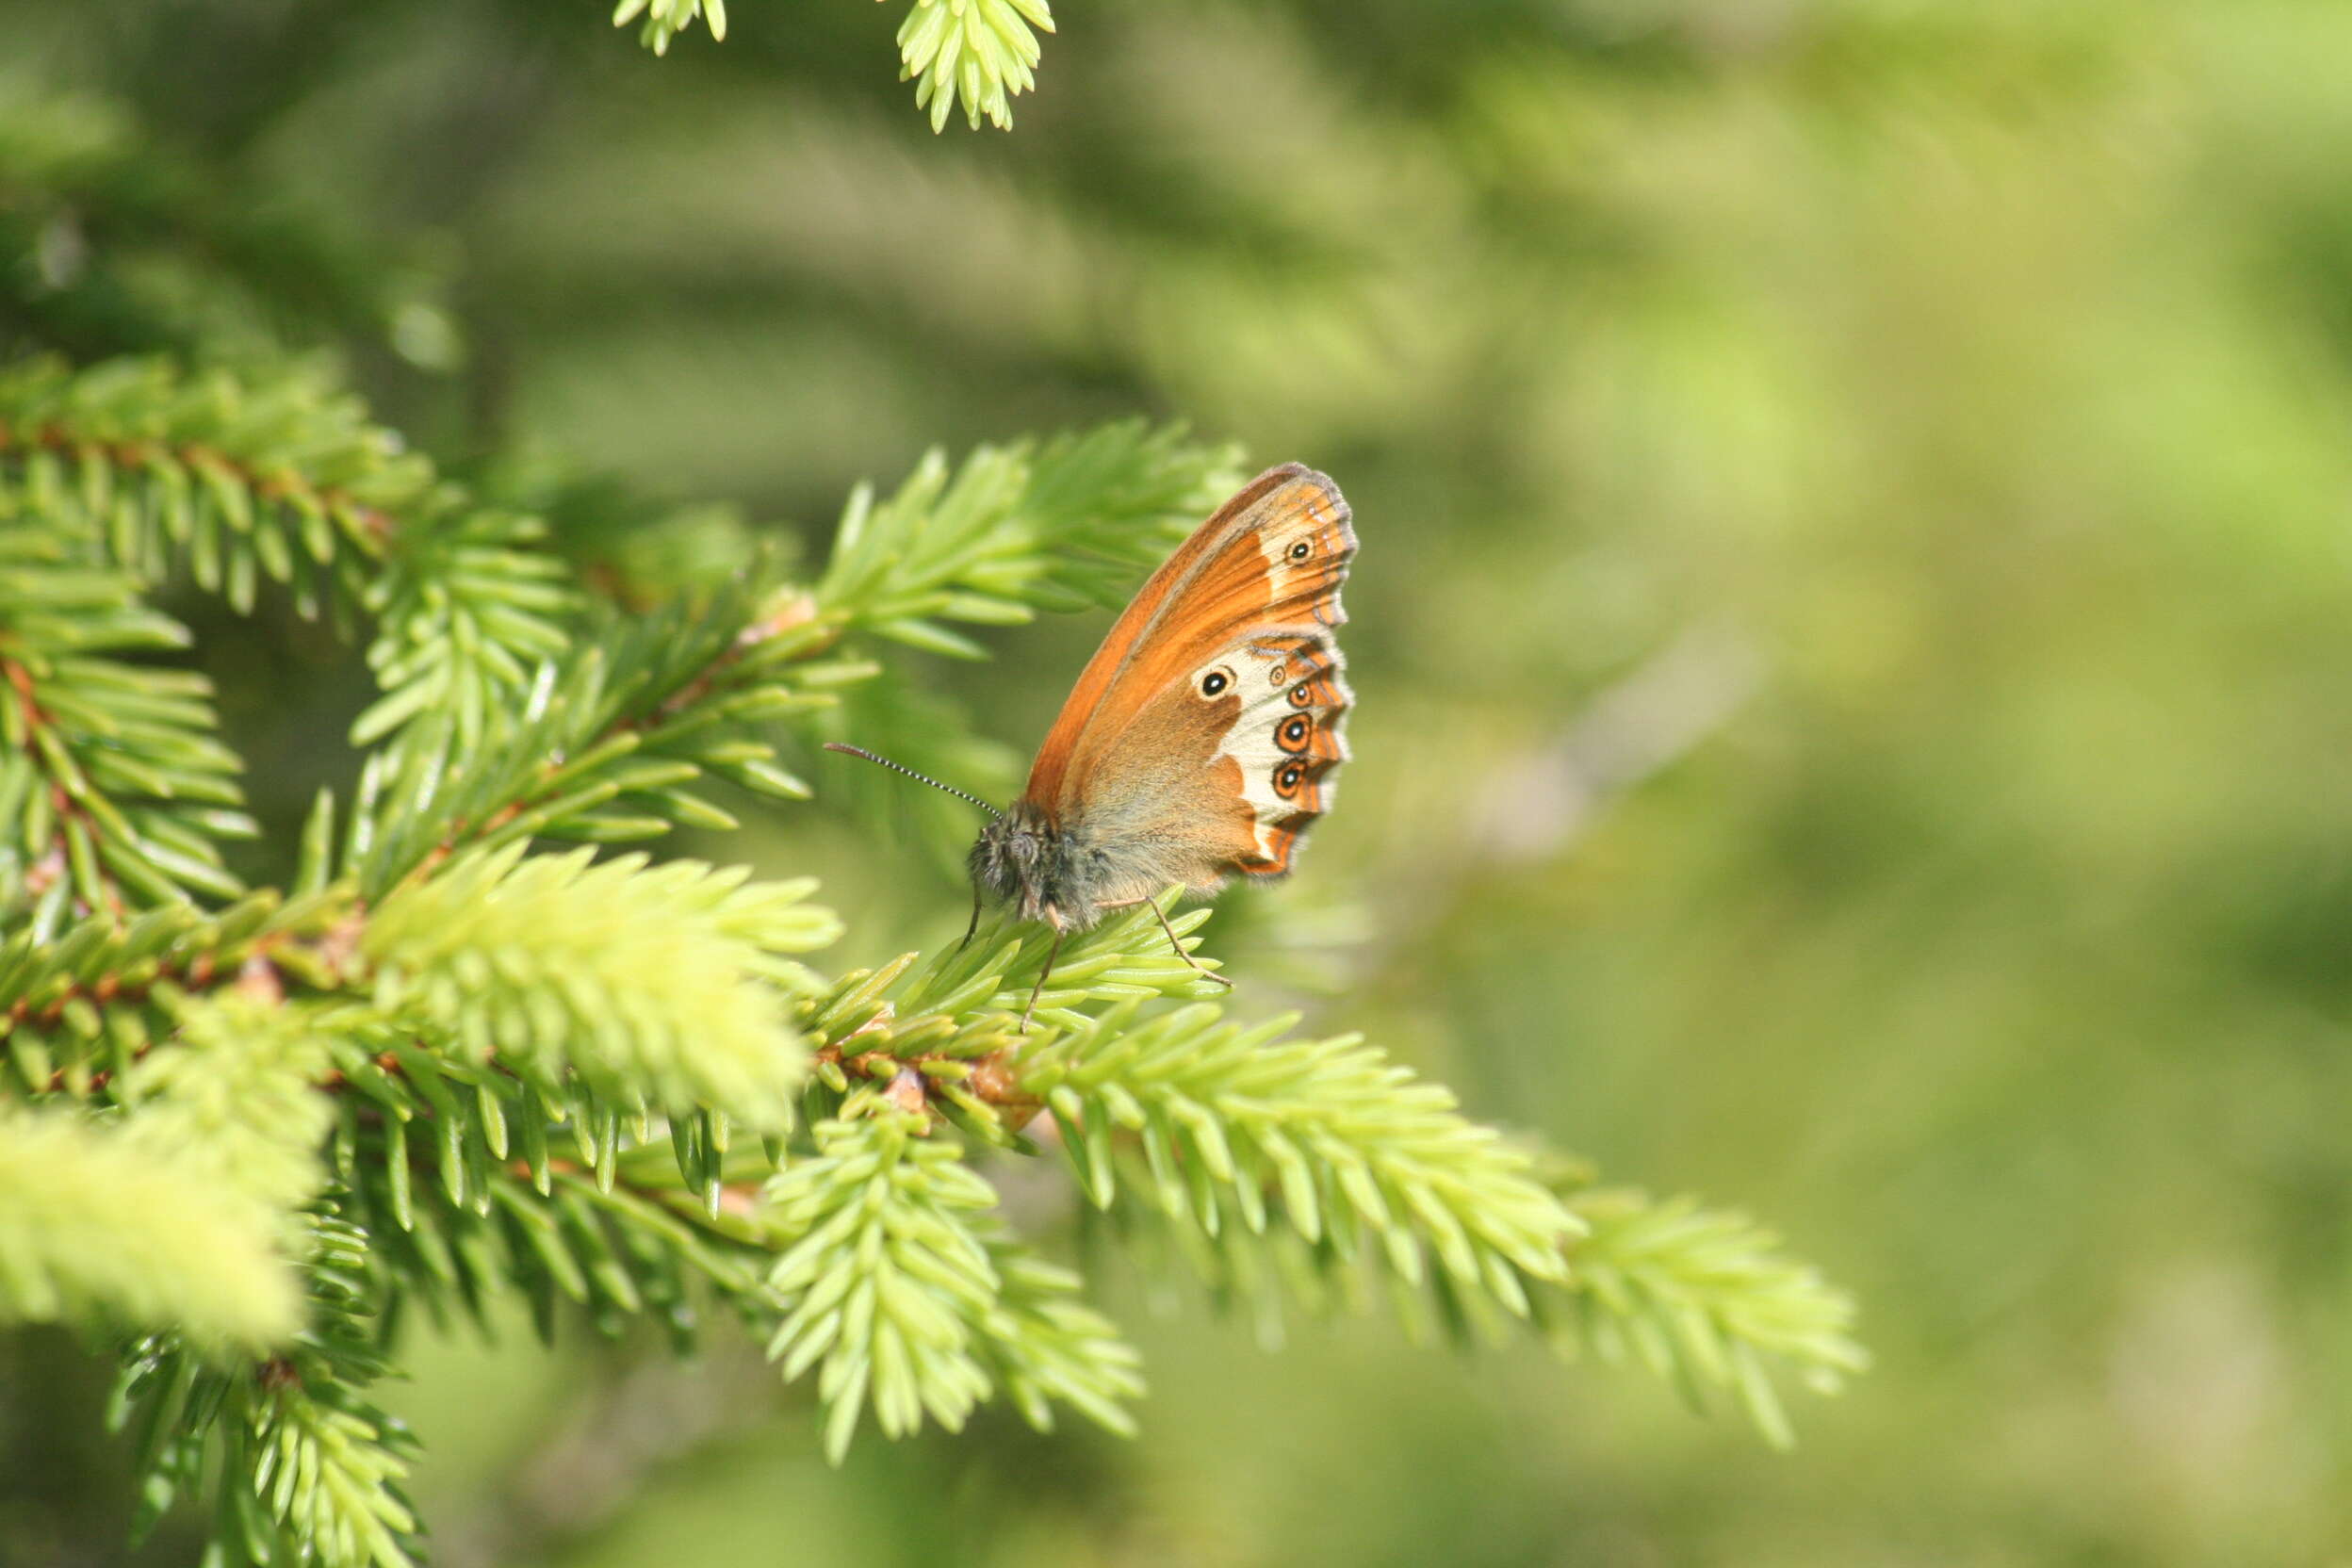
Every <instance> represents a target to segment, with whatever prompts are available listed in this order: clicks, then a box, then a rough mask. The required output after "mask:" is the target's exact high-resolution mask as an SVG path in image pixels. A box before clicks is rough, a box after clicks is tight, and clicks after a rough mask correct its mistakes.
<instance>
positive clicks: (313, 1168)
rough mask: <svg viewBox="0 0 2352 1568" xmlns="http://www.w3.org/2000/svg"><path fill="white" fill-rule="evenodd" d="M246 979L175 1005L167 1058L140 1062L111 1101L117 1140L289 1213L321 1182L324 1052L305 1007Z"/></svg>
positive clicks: (263, 978)
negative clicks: (119, 1113)
mask: <svg viewBox="0 0 2352 1568" xmlns="http://www.w3.org/2000/svg"><path fill="white" fill-rule="evenodd" d="M254 974H255V975H256V976H259V977H260V980H259V983H258V984H255V983H253V982H252V981H247V982H244V983H241V989H242V994H239V993H237V992H232V993H230V994H227V995H223V996H217V997H201V998H199V997H187V996H181V997H177V998H174V999H173V1002H172V1005H171V1007H170V1011H171V1012H172V1015H173V1017H174V1021H176V1023H177V1026H178V1027H177V1032H176V1034H175V1036H174V1037H173V1040H172V1049H171V1050H169V1051H152V1052H150V1053H148V1054H146V1055H144V1056H142V1057H141V1058H139V1061H138V1062H137V1063H136V1064H135V1065H133V1067H132V1068H131V1070H129V1071H128V1072H126V1073H124V1074H123V1075H122V1082H121V1084H120V1086H119V1089H118V1093H117V1096H116V1098H117V1099H118V1101H119V1102H120V1103H122V1105H123V1106H124V1108H125V1109H126V1111H127V1112H128V1113H129V1114H128V1115H127V1117H126V1118H125V1119H124V1135H125V1136H126V1137H128V1138H130V1139H131V1140H133V1141H134V1142H136V1143H139V1144H140V1145H141V1146H143V1147H147V1148H152V1149H154V1150H155V1151H157V1152H161V1153H166V1154H169V1155H172V1156H174V1157H176V1158H177V1159H178V1160H179V1161H180V1163H181V1164H182V1165H183V1166H184V1167H185V1168H187V1169H188V1171H189V1172H190V1173H191V1174H192V1175H196V1176H199V1177H201V1178H202V1179H203V1180H205V1181H207V1182H215V1183H219V1184H221V1185H224V1186H226V1187H229V1188H231V1189H233V1190H235V1191H237V1192H240V1193H243V1194H245V1195H246V1196H247V1197H249V1198H252V1199H253V1200H254V1201H257V1202H260V1203H262V1204H265V1205H267V1206H268V1207H269V1208H270V1209H271V1210H273V1211H277V1212H279V1213H282V1214H286V1215H289V1216H290V1214H291V1212H292V1211H293V1210H294V1209H295V1208H297V1207H299V1206H300V1205H301V1204H302V1203H303V1202H306V1201H308V1200H309V1199H310V1198H311V1197H312V1196H313V1195H314V1194H315V1193H316V1192H317V1191H318V1189H319V1186H320V1185H322V1184H324V1183H325V1181H326V1178H327V1172H326V1170H325V1169H324V1168H322V1167H321V1166H320V1164H319V1149H320V1147H321V1145H322V1144H324V1142H325V1141H326V1135H327V1129H328V1127H329V1126H330V1124H331V1123H332V1122H333V1121H334V1119H335V1107H334V1104H333V1103H332V1102H331V1101H330V1100H329V1099H328V1097H327V1096H326V1095H325V1094H323V1093H321V1092H319V1085H320V1084H321V1082H322V1081H323V1080H324V1079H325V1078H326V1076H327V1073H328V1070H329V1062H330V1060H331V1053H330V1050H329V1044H328V1037H327V1036H326V1035H324V1034H323V1033H322V1032H321V1031H320V1030H319V1028H318V1027H316V1025H315V1024H314V1021H313V1019H312V1016H311V1010H310V1009H308V1008H304V1007H298V1006H292V1005H287V1004H286V1003H285V1002H284V1001H282V1000H280V999H278V998H277V997H275V996H273V995H267V994H266V993H267V992H270V991H274V989H275V982H274V981H273V980H270V979H269V978H268V975H267V972H266V971H261V970H256V971H255V972H254Z"/></svg>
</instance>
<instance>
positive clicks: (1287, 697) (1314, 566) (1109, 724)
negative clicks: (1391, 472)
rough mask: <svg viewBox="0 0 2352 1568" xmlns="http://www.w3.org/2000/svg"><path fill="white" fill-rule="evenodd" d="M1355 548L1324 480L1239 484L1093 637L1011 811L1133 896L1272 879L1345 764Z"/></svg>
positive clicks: (1285, 476) (1273, 477)
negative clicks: (1344, 640)
mask: <svg viewBox="0 0 2352 1568" xmlns="http://www.w3.org/2000/svg"><path fill="white" fill-rule="evenodd" d="M1355 549H1356V537H1355V533H1354V531H1353V530H1352V529H1351V528H1350V527H1349V514H1348V503H1347V502H1346V501H1345V500H1344V499H1342V498H1341V497H1340V494H1339V490H1338V487H1337V486H1335V485H1333V484H1332V483H1331V481H1330V480H1329V479H1327V478H1325V477H1324V476H1323V475H1321V474H1318V473H1315V471H1313V470H1312V469H1309V468H1305V467H1302V466H1299V465H1298V464H1286V465H1284V466H1282V467H1279V468H1270V469H1268V470H1266V472H1265V473H1263V474H1261V475H1259V476H1258V477H1257V478H1256V479H1255V480H1252V481H1251V482H1250V483H1249V484H1248V485H1246V486H1245V487H1243V489H1242V490H1241V492H1240V493H1239V494H1238V495H1236V496H1235V497H1234V498H1233V499H1232V500H1231V501H1229V502H1227V503H1226V504H1225V506H1224V507H1223V508H1221V509H1220V510H1219V511H1218V512H1217V515H1215V516H1213V517H1211V518H1210V519H1209V520H1208V521H1207V522H1206V523H1203V524H1202V525H1201V528H1200V529H1199V530H1198V531H1195V532H1194V534H1193V535H1192V537H1191V538H1190V539H1189V540H1187V541H1186V542H1185V543H1184V547H1182V548H1180V549H1179V550H1178V551H1177V552H1176V553H1175V554H1174V555H1173V556H1171V557H1170V558H1169V559H1168V563H1167V564H1165V565H1163V566H1162V567H1161V568H1160V569H1159V571H1158V572H1156V573H1154V574H1153V575H1152V579H1151V580H1150V581H1148V582H1146V583H1145V584H1144V586H1143V589H1142V591H1141V592H1139V593H1138V594H1137V595H1136V596H1135V602H1134V603H1132V604H1130V605H1129V606H1128V607H1127V611H1126V613H1124V614H1122V615H1121V616H1120V617H1119V620H1118V622H1117V623H1116V624H1115V625H1114V626H1113V627H1112V628H1111V630H1110V634H1109V635H1108V636H1107V637H1105V638H1104V639H1103V646H1102V647H1101V648H1100V649H1099V650H1097V652H1096V653H1095V656H1094V658H1093V659H1092V660H1091V661H1090V662H1088V663H1087V665H1086V670H1085V672H1084V673H1083V674H1081V675H1080V677H1079V678H1078V683H1077V685H1076V687H1075V688H1073V689H1072V691H1071V693H1070V700H1069V701H1068V702H1067V703H1066V704H1064V706H1063V709H1062V712H1061V716H1060V717H1059V718H1058V719H1057V720H1055V722H1054V728H1053V729H1052V731H1051V732H1050V733H1048V735H1047V736H1046V739H1045V744H1044V745H1043V746H1042V747H1040V748H1039V750H1038V753H1037V764H1036V766H1035V767H1034V768H1033V769H1032V770H1031V772H1030V776H1029V789H1028V792H1027V800H1028V802H1029V803H1030V804H1031V805H1032V806H1033V807H1035V808H1036V809H1038V810H1040V811H1041V812H1042V813H1043V814H1044V815H1045V816H1047V817H1048V818H1049V819H1050V820H1052V821H1053V822H1054V824H1055V825H1057V826H1058V827H1060V828H1061V829H1063V830H1064V831H1065V832H1069V833H1071V834H1073V835H1074V836H1077V837H1080V838H1082V839H1084V840H1086V841H1088V842H1090V843H1096V844H1101V845H1103V846H1105V847H1106V848H1107V849H1109V850H1110V851H1112V852H1114V853H1116V854H1120V855H1123V856H1125V857H1126V858H1127V859H1128V860H1131V861H1132V863H1133V865H1134V867H1135V870H1134V879H1135V881H1136V882H1138V883H1142V882H1152V887H1146V888H1142V889H1141V891H1150V890H1152V888H1153V887H1156V886H1158V885H1161V884H1162V883H1164V882H1165V881H1167V880H1181V881H1184V882H1186V883H1188V884H1190V885H1191V886H1193V887H1195V888H1198V889H1201V890H1204V891H1205V890H1211V889H1214V888H1216V887H1217V886H1218V885H1219V884H1220V883H1222V882H1223V881H1224V880H1225V879H1226V878H1227V877H1228V876H1230V875H1232V874H1236V873H1238V874H1247V875H1251V876H1278V875H1280V874H1282V873H1284V872H1286V871H1288V870H1289V869H1290V865H1291V859H1292V857H1293V855H1294V853H1295V851H1296V848H1297V844H1298V840H1299V835H1301V834H1302V833H1304V832H1305V831H1306V830H1307V828H1308V827H1309V826H1311V825H1313V824H1314V822H1315V818H1317V817H1319V816H1320V815H1322V814H1323V812H1324V811H1326V810H1327V809H1330V806H1331V790H1332V774H1333V772H1334V770H1336V769H1337V767H1338V766H1339V764H1340V763H1342V762H1344V761H1345V760H1347V756H1348V753H1347V747H1346V745H1345V744H1344V743H1342V741H1341V739H1340V735H1339V722H1340V719H1341V716H1342V715H1343V714H1344V713H1345V712H1346V711H1347V709H1348V702H1349V694H1348V687H1347V684H1346V682H1345V681H1344V680H1343V679H1342V678H1341V671H1342V669H1343V661H1342V660H1341V657H1340V653H1339V647H1338V644H1337V642H1336V640H1335V636H1334V632H1335V629H1336V628H1337V627H1338V626H1339V625H1340V624H1341V623H1342V622H1343V621H1344V620H1346V618H1347V616H1346V614H1345V613H1344V612H1343V611H1342V609H1341V607H1340V587H1341V584H1342V583H1344V582H1345V581H1346V580H1347V577H1348V562H1349V561H1350V560H1351V559H1352V558H1353V556H1354V554H1355ZM1154 878H1156V879H1157V880H1154Z"/></svg>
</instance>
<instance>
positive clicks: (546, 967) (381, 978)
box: [360, 844, 839, 1131]
mask: <svg viewBox="0 0 2352 1568" xmlns="http://www.w3.org/2000/svg"><path fill="white" fill-rule="evenodd" d="M522 849H523V846H522V845H521V844H512V845H509V846H507V847H505V848H501V849H494V850H488V851H480V852H475V853H472V854H469V855H466V856H462V857H460V858H457V859H455V860H452V861H451V862H450V863H449V865H448V866H447V867H446V868H444V869H443V870H442V871H441V872H440V873H439V874H436V875H434V876H433V877H431V878H429V879H427V880H424V881H421V882H417V883H413V884H411V885H409V886H407V887H405V888H402V889H401V890H399V891H397V892H395V893H394V894H393V895H392V896H391V897H390V898H388V899H386V900H385V901H384V903H383V904H382V905H381V906H380V907H378V908H377V909H376V910H375V911H374V913H373V914H372V915H371V916H370V917H369V919H368V924H367V928H366V930H365V932H364V933H363V935H362V936H361V939H360V948H361V952H362V953H363V954H364V955H365V956H366V957H367V958H368V960H369V961H370V962H371V963H372V964H373V965H374V966H375V979H374V985H375V999H376V1001H377V1004H378V1005H380V1006H382V1007H383V1008H384V1009H385V1010H386V1011H387V1012H390V1013H393V1014H396V1015H397V1014H399V1013H400V1011H401V1010H402V1009H403V1008H406V1009H410V1010H413V1011H414V1012H415V1013H416V1014H417V1016H419V1017H421V1018H424V1019H427V1020H430V1021H432V1023H433V1025H434V1026H435V1027H436V1028H437V1029H439V1030H440V1031H442V1032H443V1033H444V1034H445V1035H446V1036H447V1037H448V1038H449V1041H450V1042H451V1044H452V1046H453V1048H454V1049H456V1050H458V1051H459V1052H460V1053H462V1054H463V1055H464V1057H465V1058H466V1060H469V1061H472V1062H474V1063H476V1064H482V1063H485V1062H487V1061H488V1060H489V1059H490V1058H491V1057H492V1056H493V1055H494V1054H495V1055H497V1056H498V1059H499V1060H500V1062H501V1063H502V1064H504V1065H506V1066H507V1067H509V1068H510V1069H512V1070H515V1071H517V1072H520V1073H524V1074H525V1075H527V1076H530V1077H532V1078H534V1079H535V1080H537V1081H539V1082H542V1083H552V1082H554V1081H555V1080H557V1079H559V1078H560V1077H562V1076H563V1074H564V1072H565V1070H571V1071H575V1072H577V1073H579V1074H580V1077H581V1078H582V1079H583V1080H585V1081H586V1082H587V1083H588V1084H589V1085H590V1086H592V1087H594V1088H596V1090H598V1091H599V1092H600V1093H603V1094H606V1095H609V1096H613V1097H616V1098H620V1099H627V1098H629V1096H631V1095H633V1094H644V1095H645V1096H646V1097H647V1098H649V1099H652V1100H655V1101H657V1102H659V1103H662V1104H664V1105H666V1106H668V1107H669V1108H671V1109H672V1110H674V1111H678V1112H680V1113H684V1112H691V1111H693V1110H694V1109H695V1108H696V1107H697V1106H702V1105H708V1106H710V1107H711V1108H713V1109H717V1110H723V1111H725V1112H727V1114H729V1115H730V1116H734V1117H737V1118H739V1119H742V1120H743V1121H744V1122H746V1123H748V1124H750V1125H752V1126H754V1127H757V1128H764V1129H768V1130H772V1131H780V1130H782V1129H783V1128H785V1127H787V1126H789V1125H790V1124H791V1121H792V1096H793V1093H794V1091H795V1090H796V1089H797V1087H798V1086H799V1082H800V1079H801V1076H802V1074H803V1073H804V1071H805V1070H806V1068H807V1065H808V1049H807V1045H806V1042H805V1040H804V1039H803V1037H801V1035H800V1034H799V1032H798V1031H797V1030H796V1029H795V1028H794V1027H793V1026H792V1021H791V1018H790V1013H789V1008H788V1002H789V999H790V998H791V997H792V995H794V994H806V993H809V992H812V991H814V990H816V989H818V986H817V983H816V982H815V981H814V979H813V977H811V976H810V975H809V972H808V971H807V970H805V969H804V968H802V966H800V965H799V964H798V963H796V962H794V961H792V960H791V959H789V958H787V957H785V956H784V955H786V954H791V953H803V952H807V951H809V949H811V948H816V947H822V946H824V945H825V943H827V942H829V941H831V940H832V939H833V938H834V937H835V935H836V934H837V932H838V929H839V925H838V923H837V922H836V921H835V920H834V918H833V916H832V915H831V913H830V912H828V911H826V910H825V909H822V908H818V907H814V906H810V905H807V904H805V903H803V900H804V899H805V898H806V897H807V895H808V893H809V890H810V889H811V888H812V887H813V886H814V884H813V883H810V882H806V881H803V882H791V883H750V882H746V881H745V880H744V878H745V876H746V873H745V872H743V871H742V870H740V869H738V870H736V871H732V872H725V871H714V870H712V869H711V867H709V866H705V865H701V864H698V863H696V862H694V861H674V862H671V863H669V864H667V865H663V866H659V867H654V868H650V869H648V868H647V867H646V865H645V859H644V858H643V857H641V856H624V857H622V858H619V859H616V860H612V861H608V862H606V863H604V864H602V865H593V864H591V863H590V858H589V855H590V852H588V851H580V852H578V853H574V854H569V855H561V856H552V855H550V856H537V857H532V858H524V856H523V854H522Z"/></svg>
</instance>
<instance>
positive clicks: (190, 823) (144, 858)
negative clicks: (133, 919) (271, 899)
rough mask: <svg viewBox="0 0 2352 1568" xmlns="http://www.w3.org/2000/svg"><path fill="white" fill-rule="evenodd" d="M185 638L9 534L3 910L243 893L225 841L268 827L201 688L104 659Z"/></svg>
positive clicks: (127, 590)
mask: <svg viewBox="0 0 2352 1568" xmlns="http://www.w3.org/2000/svg"><path fill="white" fill-rule="evenodd" d="M5 490H6V484H5V480H0V511H4V510H5V504H6V501H5ZM28 510H31V511H34V512H38V511H39V510H40V509H39V508H38V507H37V506H36V507H32V508H29V509H28ZM187 645H188V632H187V629H185V628H184V627H182V626H181V625H180V624H179V623H178V622H176V621H174V620H172V619H171V618H170V617H168V616H165V615H162V614H159V613H156V612H155V611H153V610H150V609H148V608H147V607H146V606H145V605H143V604H141V603H140V602H139V592H138V585H137V583H136V582H135V581H134V580H132V578H131V577H130V576H129V575H128V574H126V573H123V572H121V571H116V570H112V569H108V568H106V567H103V566H98V565H95V564H88V563H86V562H81V561H76V560H75V559H74V558H73V554H72V552H71V550H70V547H69V544H68V541H67V540H66V539H64V538H61V537H59V536H58V535H57V534H55V533H52V532H49V531H44V530H41V529H37V528H34V527H31V526H27V525H26V524H24V522H21V521H20V522H16V523H0V747H5V755H0V835H5V836H4V837H0V910H4V911H13V912H18V913H23V912H25V911H27V910H29V909H31V908H32V907H36V906H44V907H45V912H46V918H47V920H48V921H50V922H54V921H55V920H57V918H58V916H59V915H60V914H61V913H62V912H63V910H64V909H65V907H67V904H68V902H69V901H70V902H71V903H72V904H73V905H75V906H78V907H81V908H83V909H105V910H108V911H112V912H115V913H122V912H124V911H127V910H130V909H135V908H142V907H154V906H155V905H158V904H170V903H175V902H182V901H186V900H189V899H193V898H200V897H202V898H215V899H221V898H234V897H235V896H237V893H239V892H240V891H242V887H241V885H240V884H239V883H238V881H237V878H236V877H235V876H233V875H232V874H230V873H229V871H228V870H227V868H226V867H225V866H224V865H223V864H222V862H221V851H220V843H221V841H223V840H229V839H243V838H251V837H253V835H254V834H255V833H256V832H258V831H259V829H258V828H257V827H256V826H255V825H254V824H253V820H252V819H251V818H250V817H248V816H247V815H246V814H245V813H244V812H243V811H242V810H240V809H237V808H239V807H240V806H241V805H242V804H243V801H242V797H241V795H240V794H239V792H238V790H237V769H238V763H237V757H236V756H235V754H234V753H232V752H230V751H229V749H228V748H227V747H226V746H223V745H222V744H221V743H220V741H219V740H218V739H217V738H216V737H215V735H214V733H213V731H214V728H215V725H216V721H215V718H214V714H213V711H212V705H211V702H210V697H211V689H210V687H209V685H208V683H207V682H206V681H205V680H204V678H203V677H201V676H198V675H193V674H189V673H184V672H181V671H175V670H162V669H155V668H151V667H147V666H142V665H139V664H134V663H130V662H126V661H124V660H122V659H119V658H113V657H109V656H110V655H116V654H122V653H139V652H148V651H153V650H158V649H165V650H177V649H180V648H183V647H186V646H187Z"/></svg>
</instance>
